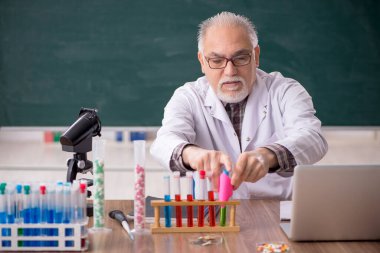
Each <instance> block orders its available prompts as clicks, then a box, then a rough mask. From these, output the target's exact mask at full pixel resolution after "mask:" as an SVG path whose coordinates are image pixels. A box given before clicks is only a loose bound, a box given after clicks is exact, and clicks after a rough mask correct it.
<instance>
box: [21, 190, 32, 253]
mask: <svg viewBox="0 0 380 253" xmlns="http://www.w3.org/2000/svg"><path fill="white" fill-rule="evenodd" d="M22 200H23V201H22V206H23V208H24V209H23V210H22V215H23V220H24V223H25V224H29V223H31V221H32V219H31V212H32V210H31V209H32V203H31V196H30V185H24V196H23V199H22ZM23 233H24V236H30V235H32V233H31V231H30V229H28V228H26V229H24V230H23ZM23 246H27V247H28V246H29V247H30V246H32V245H30V242H28V241H26V242H24V243H23Z"/></svg>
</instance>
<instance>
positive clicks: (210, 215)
mask: <svg viewBox="0 0 380 253" xmlns="http://www.w3.org/2000/svg"><path fill="white" fill-rule="evenodd" d="M208 200H210V201H214V200H215V199H214V192H213V191H209V192H208ZM208 219H209V225H210V227H215V206H208Z"/></svg>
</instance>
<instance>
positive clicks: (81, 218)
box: [77, 207, 84, 222]
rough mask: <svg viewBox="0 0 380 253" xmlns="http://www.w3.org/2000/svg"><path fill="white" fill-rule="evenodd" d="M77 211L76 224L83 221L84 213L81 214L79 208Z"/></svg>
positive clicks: (81, 211)
mask: <svg viewBox="0 0 380 253" xmlns="http://www.w3.org/2000/svg"><path fill="white" fill-rule="evenodd" d="M77 210H78V222H80V221H84V212H83V209H82V208H80V207H79V208H78V209H77Z"/></svg>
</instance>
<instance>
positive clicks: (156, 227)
mask: <svg viewBox="0 0 380 253" xmlns="http://www.w3.org/2000/svg"><path fill="white" fill-rule="evenodd" d="M218 205H221V206H227V209H229V224H226V226H220V225H219V224H216V225H215V226H213V227H210V226H208V225H206V224H204V226H202V227H198V226H197V224H196V223H194V226H193V227H187V224H186V223H185V224H183V226H182V227H176V226H175V225H174V226H172V227H165V226H161V224H160V207H165V206H218ZM237 205H240V201H238V200H230V201H219V200H215V201H208V200H204V201H200V200H193V201H187V200H181V201H170V202H166V201H164V200H152V201H151V206H152V207H153V208H154V223H153V224H152V225H151V232H152V234H154V233H194V232H239V231H240V226H239V225H236V223H235V216H236V206H237Z"/></svg>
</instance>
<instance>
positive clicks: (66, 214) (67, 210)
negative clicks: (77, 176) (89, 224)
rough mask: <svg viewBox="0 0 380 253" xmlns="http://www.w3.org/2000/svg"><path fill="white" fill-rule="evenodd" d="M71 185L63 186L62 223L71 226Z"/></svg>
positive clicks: (68, 183)
mask: <svg viewBox="0 0 380 253" xmlns="http://www.w3.org/2000/svg"><path fill="white" fill-rule="evenodd" d="M70 188H71V183H70V182H65V183H64V184H63V217H62V222H63V223H66V224H69V223H70V222H71V189H70Z"/></svg>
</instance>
